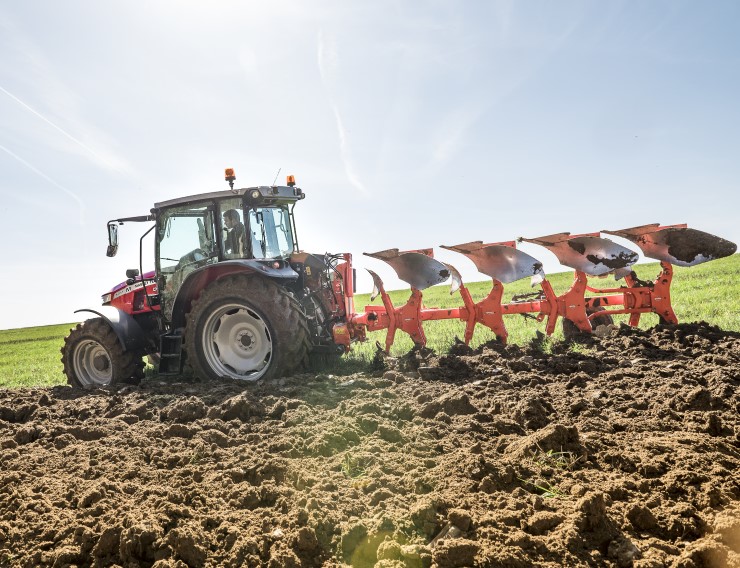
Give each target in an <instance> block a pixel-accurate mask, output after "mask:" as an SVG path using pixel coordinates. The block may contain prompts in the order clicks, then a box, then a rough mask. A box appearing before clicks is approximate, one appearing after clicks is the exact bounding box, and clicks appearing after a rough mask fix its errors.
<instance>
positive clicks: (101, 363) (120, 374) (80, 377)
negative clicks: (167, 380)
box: [62, 318, 144, 389]
mask: <svg viewBox="0 0 740 568" xmlns="http://www.w3.org/2000/svg"><path fill="white" fill-rule="evenodd" d="M142 356H143V354H142V353H141V352H138V351H124V350H123V347H122V346H121V343H120V342H119V341H118V337H117V336H116V334H115V333H114V331H113V330H112V329H111V327H110V325H108V322H106V321H105V320H104V319H103V318H93V319H89V320H87V321H86V322H84V323H80V324H77V327H75V328H74V329H73V330H72V331H70V333H69V335H68V336H67V337H66V338H65V339H64V345H63V346H62V366H63V367H64V374H65V375H67V382H68V383H69V384H70V385H72V386H74V387H82V388H88V389H89V388H96V387H105V386H111V385H116V384H119V383H127V384H139V382H141V379H142V378H143V377H144V361H143V360H142Z"/></svg>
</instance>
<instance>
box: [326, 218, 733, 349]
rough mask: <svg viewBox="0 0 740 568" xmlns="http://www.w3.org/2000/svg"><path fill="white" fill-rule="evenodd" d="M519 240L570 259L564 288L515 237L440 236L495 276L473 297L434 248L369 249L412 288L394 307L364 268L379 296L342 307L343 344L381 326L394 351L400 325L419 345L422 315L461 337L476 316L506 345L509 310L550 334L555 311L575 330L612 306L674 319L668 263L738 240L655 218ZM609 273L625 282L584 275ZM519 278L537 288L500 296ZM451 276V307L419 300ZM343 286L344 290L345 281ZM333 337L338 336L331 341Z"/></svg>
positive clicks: (709, 256) (686, 261)
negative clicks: (360, 307) (643, 272)
mask: <svg viewBox="0 0 740 568" xmlns="http://www.w3.org/2000/svg"><path fill="white" fill-rule="evenodd" d="M602 233H603V234H607V235H616V236H618V237H622V238H624V239H627V240H629V241H631V242H633V243H635V244H636V245H637V246H638V247H639V248H640V250H641V251H642V253H643V255H644V256H646V257H648V258H652V259H655V260H658V261H660V266H661V271H660V273H659V274H658V275H657V276H656V278H655V280H653V281H650V282H646V281H643V280H640V279H639V278H638V277H637V275H636V274H635V272H634V271H633V269H632V266H633V265H634V264H635V262H637V260H638V259H639V254H638V253H637V252H635V251H633V250H631V249H630V248H627V247H624V246H622V245H620V244H618V243H615V242H614V241H612V240H610V239H608V238H606V237H602V236H601V234H602ZM518 241H519V242H528V243H533V244H537V245H539V246H542V247H544V248H546V249H548V250H549V251H550V252H552V253H553V254H554V255H555V256H556V257H557V259H558V261H559V262H560V263H561V264H563V265H564V266H567V267H570V268H573V269H574V271H575V272H574V275H573V284H572V285H571V286H570V288H569V289H568V290H567V291H566V292H564V293H563V294H561V295H556V294H555V292H554V290H553V288H552V286H551V285H550V283H549V281H548V280H547V278H546V276H545V273H544V271H543V269H542V266H543V265H542V262H540V261H539V260H537V259H536V258H534V257H532V256H530V255H528V254H527V253H525V252H523V251H521V250H519V249H517V248H516V245H517V242H516V241H506V242H497V243H490V244H484V243H483V241H474V242H469V243H462V244H459V245H449V246H447V245H441V246H442V248H444V249H446V250H451V251H453V252H457V253H460V254H462V255H465V256H466V257H468V258H469V259H470V260H471V261H472V262H473V263H474V264H475V266H476V267H477V269H478V271H479V272H480V273H481V274H484V275H486V276H488V277H489V278H491V281H492V288H491V291H490V292H489V294H488V295H487V296H486V297H485V298H484V299H483V300H481V301H480V302H477V303H476V302H474V301H473V299H472V296H471V294H470V291H469V290H468V288H467V287H466V286H465V284H464V283H463V281H462V278H461V277H460V273H459V271H458V270H457V269H456V268H455V267H453V266H451V265H449V264H444V263H442V262H439V261H438V260H436V259H435V258H434V254H433V250H432V249H421V250H413V251H399V250H398V249H390V250H385V251H380V252H376V253H365V254H366V255H367V256H369V257H371V258H375V259H378V260H382V261H384V262H386V263H387V264H389V265H390V266H391V268H393V270H394V271H395V272H396V274H397V275H398V277H399V278H400V279H401V280H403V281H404V282H406V283H408V284H409V285H410V287H411V295H410V297H409V299H408V300H407V302H406V303H405V304H404V305H403V306H401V307H396V306H394V305H393V302H392V301H391V298H390V296H389V295H388V293H387V292H386V290H385V288H384V286H383V281H382V280H381V278H380V276H378V274H377V273H376V272H374V271H372V270H368V272H370V275H371V276H372V278H373V284H374V290H373V294H372V297H371V300H374V299H375V298H376V297H378V296H380V298H381V301H382V305H381V306H377V305H369V306H366V307H365V308H364V311H363V312H362V313H352V312H351V311H350V310H349V309H348V311H347V312H346V313H347V314H348V318H347V327H346V330H348V331H347V335H348V337H347V338H346V339H345V340H344V343H345V345H346V347H347V349H349V345H350V343H351V341H352V340H353V339H358V340H363V339H365V338H366V332H368V331H378V330H383V329H386V330H388V331H387V335H386V341H385V351H386V353H387V352H389V351H390V348H391V346H392V345H393V342H394V340H395V337H396V332H397V331H398V330H401V331H403V332H405V333H407V334H408V335H409V336H410V337H411V339H412V341H413V342H414V344H415V345H416V346H417V347H423V346H425V345H426V336H425V334H424V328H423V322H425V321H429V320H443V319H453V320H461V321H463V322H465V334H464V340H465V343H466V344H469V343H470V341H471V340H472V338H473V335H474V332H475V327H476V325H477V324H480V325H483V326H485V327H487V328H489V329H490V330H491V331H492V332H493V333H494V334H495V336H496V338H497V339H498V340H499V341H500V342H502V343H504V344H505V343H506V341H507V338H508V333H507V330H506V325H505V322H504V319H505V316H508V315H512V314H519V315H523V316H526V317H531V318H534V319H535V320H537V321H539V322H542V321H545V332H546V333H547V334H548V335H551V334H552V333H553V332H554V331H555V328H556V325H557V321H558V318H562V319H563V320H564V329H566V330H568V329H569V330H573V331H580V332H591V331H592V330H593V328H594V327H596V326H595V323H596V322H603V321H611V316H612V315H616V314H628V315H629V325H631V326H636V325H638V323H639V322H640V317H641V316H642V314H645V313H654V314H656V315H657V316H658V320H659V321H660V322H661V323H669V324H676V323H678V319H677V318H676V314H675V312H674V311H673V307H672V306H671V292H670V287H671V281H672V279H673V265H676V266H695V265H697V264H701V263H703V262H708V261H710V260H714V259H717V258H723V257H726V256H729V255H731V254H734V252H735V251H736V248H737V247H736V245H735V244H734V243H731V242H730V241H727V240H725V239H722V238H720V237H716V236H714V235H711V234H709V233H705V232H703V231H698V230H696V229H690V228H688V227H687V226H686V225H669V226H661V225H659V224H658V223H655V224H651V225H643V226H640V227H632V228H629V229H621V230H617V231H607V230H604V231H601V232H600V233H599V232H597V233H587V234H580V235H571V234H570V233H557V234H554V235H546V236H543V237H536V238H520V239H518ZM347 256H349V255H347ZM347 260H348V262H347V263H346V264H345V265H340V267H339V268H341V267H342V266H347V267H348V266H350V265H351V258H348V259H347ZM608 275H613V276H614V277H615V278H616V279H617V280H623V281H624V285H623V286H620V287H614V288H597V287H594V286H591V285H590V284H589V278H591V277H605V276H608ZM523 278H529V279H530V281H531V284H532V286H533V287H538V288H539V289H538V290H537V291H535V292H534V293H532V294H527V295H525V296H519V297H514V298H513V299H512V301H511V302H504V301H503V296H504V285H505V284H509V283H511V282H515V281H517V280H521V279H523ZM448 279H450V280H451V287H450V293H451V294H454V293H459V294H460V296H461V299H462V305H461V306H460V307H457V308H429V307H425V306H424V305H423V290H425V289H427V288H429V287H431V286H435V285H437V284H441V283H443V282H445V281H446V280H448ZM344 293H345V295H346V294H347V293H348V292H347V290H346V289H345V290H344ZM350 296H351V293H350ZM347 307H348V308H349V303H348V306H347ZM605 318H606V320H605ZM346 330H343V333H344V332H345V331H346ZM337 339H338V338H336V337H335V341H336V340H337ZM337 343H340V341H337Z"/></svg>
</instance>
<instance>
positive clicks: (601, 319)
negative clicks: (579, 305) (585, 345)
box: [563, 307, 614, 341]
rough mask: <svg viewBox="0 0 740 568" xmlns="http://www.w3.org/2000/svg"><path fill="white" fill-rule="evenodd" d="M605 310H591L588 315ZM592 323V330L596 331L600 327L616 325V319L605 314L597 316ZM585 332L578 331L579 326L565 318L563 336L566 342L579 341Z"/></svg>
mask: <svg viewBox="0 0 740 568" xmlns="http://www.w3.org/2000/svg"><path fill="white" fill-rule="evenodd" d="M604 311H606V310H604V308H601V307H597V308H593V309H591V310H586V315H589V316H590V315H591V314H595V313H598V312H604ZM589 321H590V322H591V329H592V330H594V329H596V328H597V327H599V326H600V325H614V319H613V318H612V316H610V315H609V314H603V315H600V316H596V317H595V318H593V319H591V320H589ZM583 334H584V332H583V331H581V330H580V329H578V326H576V324H574V323H573V322H572V321H570V320H569V319H565V318H563V336H564V337H565V340H566V341H573V340H576V339H578V338H579V337H583Z"/></svg>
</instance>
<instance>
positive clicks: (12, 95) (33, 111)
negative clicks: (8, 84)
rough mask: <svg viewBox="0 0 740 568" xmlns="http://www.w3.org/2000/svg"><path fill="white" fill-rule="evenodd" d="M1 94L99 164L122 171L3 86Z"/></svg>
mask: <svg viewBox="0 0 740 568" xmlns="http://www.w3.org/2000/svg"><path fill="white" fill-rule="evenodd" d="M0 92H2V93H4V94H5V95H7V96H8V97H10V98H11V99H13V100H14V101H15V102H16V103H18V104H19V105H21V106H22V107H23V108H24V109H26V110H27V111H28V112H30V113H31V114H33V115H35V116H36V117H38V118H40V119H41V120H43V121H44V122H45V123H46V124H48V125H49V126H51V127H52V128H54V129H55V130H57V131H58V132H60V133H61V134H63V135H64V136H66V137H67V138H69V139H70V140H71V141H72V142H74V143H75V144H77V145H78V146H79V147H80V148H82V149H83V150H85V151H87V152H89V153H90V154H91V155H92V156H93V157H95V158H96V159H97V160H98V161H99V162H101V163H102V164H104V165H105V166H107V167H108V168H110V169H113V170H116V171H121V167H120V166H119V165H117V164H113V163H112V162H111V161H110V160H109V159H107V158H105V157H104V156H101V155H100V154H99V153H98V152H96V151H95V150H93V149H92V148H90V146H88V145H87V144H85V143H84V142H82V141H81V140H78V139H77V138H75V137H74V136H72V135H71V134H70V133H69V132H67V131H66V130H64V129H63V128H62V127H61V126H59V125H58V124H55V123H54V122H52V121H51V120H49V119H48V118H46V117H45V116H44V115H43V114H41V113H40V112H39V111H37V110H36V109H34V108H33V107H31V105H29V104H27V103H25V102H24V101H22V100H21V99H19V98H18V97H17V96H15V95H14V94H13V93H11V92H10V91H8V90H7V89H5V88H3V87H2V86H0Z"/></svg>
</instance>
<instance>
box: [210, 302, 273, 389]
mask: <svg viewBox="0 0 740 568" xmlns="http://www.w3.org/2000/svg"><path fill="white" fill-rule="evenodd" d="M201 339H202V343H201V345H202V347H203V354H204V356H205V359H206V362H207V363H208V366H209V367H210V368H211V369H212V370H213V371H214V372H215V374H216V375H218V376H220V377H224V376H225V377H231V378H233V379H239V380H246V381H256V380H257V379H259V378H260V377H262V376H263V375H264V374H265V373H266V372H267V370H268V369H269V367H270V362H271V361H272V348H273V345H272V337H271V335H270V330H269V329H268V328H267V323H266V322H265V320H263V319H262V317H261V316H260V315H259V314H258V313H257V312H255V311H254V310H252V309H250V308H248V307H246V306H244V305H243V304H228V305H225V306H221V307H220V308H219V309H217V310H216V311H214V312H213V313H212V314H211V315H210V316H208V318H207V319H206V321H205V323H204V325H203V334H202V336H201Z"/></svg>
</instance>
